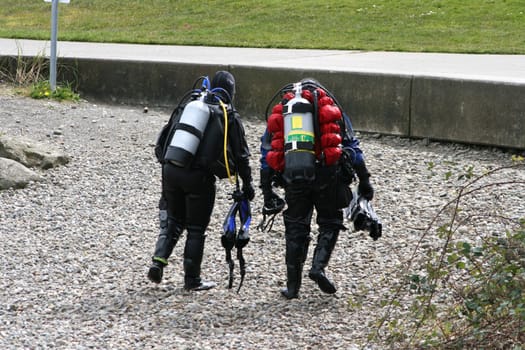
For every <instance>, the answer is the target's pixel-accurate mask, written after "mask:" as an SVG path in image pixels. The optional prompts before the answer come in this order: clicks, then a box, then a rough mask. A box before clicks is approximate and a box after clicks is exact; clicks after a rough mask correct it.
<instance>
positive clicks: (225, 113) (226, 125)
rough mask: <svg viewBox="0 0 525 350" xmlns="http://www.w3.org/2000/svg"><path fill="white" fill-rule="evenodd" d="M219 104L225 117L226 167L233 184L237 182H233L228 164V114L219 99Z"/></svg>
mask: <svg viewBox="0 0 525 350" xmlns="http://www.w3.org/2000/svg"><path fill="white" fill-rule="evenodd" d="M219 104H220V105H221V108H222V114H223V115H224V150H223V152H224V165H225V166H226V174H227V175H228V179H229V180H230V182H231V183H232V184H234V183H235V182H234V181H233V180H232V176H231V173H230V166H229V164H228V112H227V111H226V105H225V104H224V103H223V102H222V101H221V100H220V99H219Z"/></svg>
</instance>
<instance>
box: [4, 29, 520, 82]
mask: <svg viewBox="0 0 525 350" xmlns="http://www.w3.org/2000/svg"><path fill="white" fill-rule="evenodd" d="M49 48H50V42H49V41H38V40H14V39H2V38H0V56H6V55H18V54H19V53H21V54H22V55H24V56H35V55H39V54H43V53H44V54H45V55H49ZM57 51H58V56H59V57H73V58H97V59H113V60H114V59H121V60H138V61H155V62H179V63H200V64H206V63H217V64H229V65H238V66H258V67H273V68H293V67H299V68H301V69H316V70H330V71H343V72H363V73H384V74H406V75H411V76H433V77H443V78H453V79H467V80H481V81H501V82H504V83H517V84H524V83H525V55H479V54H444V53H401V52H363V51H342V50H290V49H252V48H229V47H204V46H168V45H130V44H108V43H82V42H65V41H59V42H58V45H57Z"/></svg>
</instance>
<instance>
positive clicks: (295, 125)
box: [292, 116, 303, 129]
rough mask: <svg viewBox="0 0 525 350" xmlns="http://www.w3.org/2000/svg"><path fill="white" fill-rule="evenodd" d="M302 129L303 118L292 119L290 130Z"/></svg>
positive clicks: (294, 117)
mask: <svg viewBox="0 0 525 350" xmlns="http://www.w3.org/2000/svg"><path fill="white" fill-rule="evenodd" d="M302 128H303V118H302V117H301V116H293V117H292V129H302Z"/></svg>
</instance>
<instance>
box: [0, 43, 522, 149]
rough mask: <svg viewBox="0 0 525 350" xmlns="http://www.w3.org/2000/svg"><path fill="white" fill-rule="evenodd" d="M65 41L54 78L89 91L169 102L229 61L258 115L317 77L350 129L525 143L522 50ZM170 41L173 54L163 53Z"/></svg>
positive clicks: (241, 100) (248, 107) (245, 100)
mask: <svg viewBox="0 0 525 350" xmlns="http://www.w3.org/2000/svg"><path fill="white" fill-rule="evenodd" d="M2 40H4V41H5V39H0V48H2V47H3V46H2ZM36 43H38V42H36ZM29 44H33V42H32V41H29ZM71 44H75V45H78V46H74V45H70V46H65V47H66V48H67V49H68V50H70V51H72V52H71V53H69V52H68V53H66V54H64V55H59V59H58V62H59V80H60V81H75V84H76V86H77V88H78V91H79V92H80V94H81V96H83V97H85V98H88V99H89V98H91V99H96V100H99V101H105V102H111V103H126V104H140V105H149V106H153V105H157V106H162V107H173V106H175V105H176V104H177V102H178V100H179V99H180V98H181V97H182V95H183V94H184V93H186V92H187V91H188V90H189V89H190V88H191V85H192V83H193V82H194V81H195V80H196V79H197V78H198V77H199V76H201V75H209V76H211V75H213V73H214V72H215V71H216V70H218V69H226V70H229V71H231V72H232V73H233V74H234V75H235V77H236V80H237V95H236V101H235V104H236V107H237V109H238V110H239V111H240V112H241V113H242V115H245V116H248V117H257V118H261V119H262V118H264V113H265V110H266V107H267V105H268V102H269V101H270V100H271V98H272V97H273V96H274V94H275V93H276V92H277V91H278V90H279V89H280V88H281V87H282V86H284V85H285V84H287V83H289V82H293V81H297V80H300V79H302V78H304V77H314V78H316V79H317V80H319V81H320V82H321V83H322V84H323V85H324V86H326V87H327V88H328V89H330V90H331V91H332V92H334V94H335V95H336V97H337V98H338V100H339V102H340V103H341V104H342V105H343V106H344V107H345V110H346V111H347V113H348V114H349V115H350V116H351V117H352V121H353V124H354V127H355V128H356V129H357V130H360V131H365V132H376V133H382V134H390V135H398V136H405V137H413V138H428V139H432V140H441V141H453V142H461V143H468V144H479V145H491V146H500V147H506V148H507V147H508V148H516V149H525V57H524V56H494V55H492V56H490V55H487V56H484V55H444V54H443V55H441V56H439V54H436V55H433V56H424V54H422V56H412V55H401V54H398V53H394V54H397V55H398V56H392V55H390V56H389V54H388V53H383V54H384V55H385V56H383V59H384V60H385V62H384V63H383V64H382V65H383V66H384V69H380V68H381V67H382V66H381V60H380V57H379V56H372V55H368V56H362V55H361V56H358V55H360V54H362V53H352V52H342V53H341V52H339V51H315V50H266V51H265V50H263V49H253V50H252V51H249V50H250V49H229V48H192V47H162V46H161V47H158V46H151V47H150V46H147V45H111V44H98V45H97V44H93V43H91V44H88V43H86V44H85V45H86V46H88V47H87V48H84V46H80V45H84V44H83V43H71ZM4 46H5V43H4ZM95 48H96V49H98V50H103V51H101V53H98V54H97V51H96V50H95ZM170 48H171V49H173V50H175V51H173V52H176V53H177V54H178V57H177V55H176V54H174V53H173V54H172V55H173V57H172V56H169V55H170V53H169V52H167V51H165V50H169V49H170ZM81 49H85V50H86V52H84V51H82V50H81ZM90 49H91V53H90ZM150 49H151V50H152V51H153V52H151V51H147V52H146V53H142V54H141V55H142V56H141V55H140V54H135V52H136V51H137V52H139V53H140V51H143V50H150ZM110 50H113V51H111V52H112V54H111V55H109V54H107V53H106V51H110ZM119 50H121V51H124V54H120V55H118V54H117V53H118V52H119ZM126 50H129V52H130V53H132V54H130V53H127V54H126ZM133 50H135V51H133ZM192 50H193V51H192ZM199 50H201V51H199ZM253 51H256V52H255V53H254V52H253ZM4 52H6V53H7V54H4ZM181 52H182V53H181ZM188 52H190V53H188ZM268 52H270V53H271V54H272V55H273V56H272V57H271V59H270V58H268V56H265V54H266V53H268ZM316 53H320V54H318V55H317V56H316ZM321 53H322V54H321ZM24 54H26V52H25V51H24ZM10 55H11V57H13V56H12V53H11V54H9V52H8V50H2V52H0V56H10ZM164 55H166V57H165V56H164ZM243 55H244V56H243ZM248 55H251V56H249V57H248ZM291 55H296V59H295V60H294V59H293V57H291ZM27 56H31V55H30V54H29V55H27ZM203 56H205V57H203ZM168 57H171V59H168ZM276 57H277V58H276ZM417 57H419V58H418V59H419V61H417ZM367 59H368V61H367ZM395 59H397V60H398V61H397V64H398V68H396V69H393V68H392V67H393V66H395V65H396V62H394V61H395ZM453 59H454V60H456V61H457V62H456V61H453ZM472 59H478V60H480V61H479V62H481V63H478V65H477V66H475V67H473V65H474V64H473V63H472V62H478V61H473V60H472ZM301 60H302V61H301ZM410 60H414V66H413V67H412V68H411V67H410V64H411V62H410ZM459 60H463V62H460V61H459ZM443 61H445V63H448V65H449V69H448V70H446V69H443ZM367 62H368V63H367ZM370 62H371V63H370ZM374 62H375V63H376V64H377V65H376V66H374V67H372V68H371V67H370V66H366V67H364V66H363V65H364V64H365V63H366V64H372V63H374ZM440 62H441V63H440ZM451 63H454V64H455V66H453V65H452V64H451ZM433 66H435V69H434V70H432V69H431V68H428V67H433ZM399 67H401V68H399ZM421 67H423V68H425V69H422V68H421ZM450 67H452V68H450ZM491 67H497V68H493V69H492V68H491ZM491 69H492V71H490V70H491Z"/></svg>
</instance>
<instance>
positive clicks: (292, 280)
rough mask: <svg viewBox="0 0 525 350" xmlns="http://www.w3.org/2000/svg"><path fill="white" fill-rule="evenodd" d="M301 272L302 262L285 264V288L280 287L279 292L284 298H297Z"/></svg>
mask: <svg viewBox="0 0 525 350" xmlns="http://www.w3.org/2000/svg"><path fill="white" fill-rule="evenodd" d="M302 274H303V264H286V288H283V289H281V294H282V295H283V296H284V297H285V298H286V299H296V298H299V289H300V288H301V282H302Z"/></svg>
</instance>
